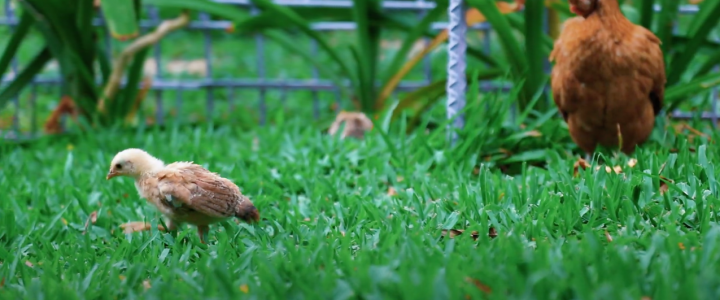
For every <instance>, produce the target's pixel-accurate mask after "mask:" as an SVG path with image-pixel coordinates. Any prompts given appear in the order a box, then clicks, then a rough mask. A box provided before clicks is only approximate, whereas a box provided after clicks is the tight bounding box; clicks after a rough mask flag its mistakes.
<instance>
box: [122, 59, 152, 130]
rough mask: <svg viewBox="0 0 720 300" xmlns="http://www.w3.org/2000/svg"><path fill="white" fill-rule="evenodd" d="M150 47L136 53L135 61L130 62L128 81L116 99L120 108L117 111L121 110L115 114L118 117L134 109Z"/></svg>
mask: <svg viewBox="0 0 720 300" xmlns="http://www.w3.org/2000/svg"><path fill="white" fill-rule="evenodd" d="M150 49H151V48H150V47H148V48H145V49H142V50H140V51H138V52H137V53H135V57H133V61H132V63H130V67H129V68H128V71H127V83H126V85H125V88H124V89H123V90H122V92H121V93H119V97H118V99H117V101H114V102H115V105H117V108H118V109H117V111H120V112H121V114H120V115H116V116H115V117H117V118H123V117H125V116H126V115H127V114H128V113H129V112H130V109H132V108H133V106H134V105H135V98H136V97H137V94H138V86H139V85H140V80H141V79H142V75H143V73H142V71H143V65H144V63H145V58H146V57H147V55H148V53H150Z"/></svg>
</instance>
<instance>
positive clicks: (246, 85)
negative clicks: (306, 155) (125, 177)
mask: <svg viewBox="0 0 720 300" xmlns="http://www.w3.org/2000/svg"><path fill="white" fill-rule="evenodd" d="M10 1H11V0H5V16H4V18H0V24H1V25H5V26H10V27H11V28H13V27H14V26H16V25H17V23H18V18H17V16H16V15H15V14H14V11H13V9H12V7H11V5H10ZM214 1H215V2H219V3H224V4H231V5H237V6H240V7H246V8H249V9H251V11H252V12H253V13H255V12H256V10H255V8H254V7H252V5H251V2H250V1H249V0H214ZM274 2H275V3H277V4H280V5H285V6H289V7H333V8H350V7H352V1H351V0H335V1H329V0H275V1H274ZM463 2H464V1H463V0H451V1H450V6H449V8H448V19H449V22H435V23H433V24H432V25H431V26H432V28H433V29H444V28H449V29H450V35H449V39H448V58H449V59H448V67H447V70H448V83H447V89H448V90H447V92H448V93H447V95H448V100H447V108H448V110H447V112H448V117H452V116H453V115H454V114H455V113H456V112H458V111H460V110H461V109H462V108H463V107H464V104H465V99H464V95H465V93H464V92H465V89H466V86H467V85H466V82H465V76H464V74H465V66H466V64H465V61H466V60H465V59H466V57H465V48H466V42H465V33H466V30H467V29H468V28H466V25H465V21H464V3H463ZM383 8H384V9H386V10H402V11H412V12H415V13H416V14H417V16H418V19H420V18H422V17H423V16H424V14H425V13H426V12H427V11H429V10H431V9H433V8H435V3H434V2H433V1H432V0H406V1H392V0H386V1H383ZM655 9H656V10H658V11H659V9H660V7H657V6H656V7H655ZM697 11H698V7H697V6H695V5H682V6H681V8H680V13H683V14H694V13H696V12H697ZM148 13H149V16H150V19H148V20H141V22H140V27H141V28H142V29H143V30H147V29H150V28H155V27H156V26H157V25H159V24H160V22H161V21H162V20H161V19H160V17H159V15H158V11H157V9H155V8H153V7H148ZM95 25H96V26H104V21H103V20H102V18H98V19H96V20H95ZM230 25H231V23H230V22H228V21H219V20H211V19H210V17H209V15H207V14H204V13H200V14H199V17H198V19H196V20H192V21H191V22H190V24H189V25H188V27H187V30H199V31H201V32H202V33H203V35H204V37H203V40H202V43H203V48H204V49H203V52H204V58H205V61H206V70H205V72H206V76H205V78H203V79H200V80H192V79H181V80H177V79H172V80H168V79H165V78H164V77H163V75H162V69H161V66H162V65H163V57H162V56H161V51H160V48H161V47H162V43H160V44H158V45H155V46H154V49H153V52H152V53H153V58H154V62H155V68H156V69H157V73H156V75H155V76H154V78H153V81H152V87H151V90H153V91H154V92H153V93H154V94H155V101H156V107H157V110H156V116H155V118H156V121H157V122H158V123H162V122H164V119H165V114H166V112H165V110H164V109H163V99H164V94H163V92H164V91H168V90H174V91H177V93H176V95H178V99H177V101H176V103H177V105H179V104H180V103H181V102H182V101H181V100H180V99H179V97H180V96H179V95H181V91H187V90H206V91H207V92H206V105H207V109H208V110H210V111H212V110H213V107H214V106H215V101H216V99H214V97H213V93H212V91H213V90H218V89H226V90H228V93H229V95H233V93H234V91H235V90H237V89H255V90H258V91H259V95H260V97H259V98H260V99H258V105H257V109H258V111H259V115H260V123H261V124H264V123H265V121H266V115H267V112H266V110H267V107H266V103H265V97H266V96H265V92H266V91H269V90H282V91H292V90H310V91H312V93H313V105H312V109H313V115H314V116H315V117H316V118H317V117H318V116H319V113H320V112H319V107H320V105H319V101H320V100H319V99H318V96H317V92H318V91H336V90H337V87H336V86H334V85H333V84H332V83H331V82H330V81H328V80H321V79H319V76H318V70H317V68H314V69H313V70H312V75H313V78H312V79H310V80H302V79H285V80H279V79H273V78H266V72H265V69H266V67H265V58H264V57H263V52H264V47H265V39H264V37H263V36H262V34H256V35H255V37H254V38H255V51H256V53H257V66H256V67H257V74H258V76H257V77H255V78H231V79H218V78H215V76H213V65H212V59H211V52H212V48H213V41H212V37H211V34H210V33H211V32H212V31H221V30H225V29H226V28H228V26H230ZM355 27H356V26H355V24H354V23H353V22H317V23H313V24H312V28H313V29H314V30H318V31H343V30H344V31H352V30H354V29H355ZM470 29H472V30H479V31H483V32H484V33H485V34H483V35H482V36H483V39H484V41H483V44H484V48H485V51H486V52H488V53H489V51H490V34H489V32H490V31H491V30H492V28H491V27H490V25H489V24H488V23H482V24H478V25H475V26H473V27H472V28H470ZM106 33H107V30H106ZM108 34H109V33H108ZM108 40H109V39H108ZM425 42H428V41H427V40H426V41H425ZM108 48H109V47H108ZM309 50H310V51H311V53H313V54H316V53H317V45H315V43H314V41H312V40H311V45H310V49H309ZM423 64H424V71H423V72H424V77H425V79H424V80H421V81H403V82H401V83H400V85H399V86H398V90H399V91H409V90H414V89H417V88H419V87H422V86H425V85H427V84H429V83H431V81H432V80H433V74H432V72H431V68H430V57H429V56H425V57H424V61H423ZM11 68H12V70H13V74H4V75H3V78H2V82H3V84H7V83H9V82H10V81H12V79H13V76H14V74H17V70H18V63H17V61H13V62H12V64H11ZM548 71H549V70H548ZM59 84H60V78H40V77H38V78H35V79H34V81H33V83H32V85H31V87H30V88H29V89H30V91H31V95H30V96H29V97H28V99H29V101H31V102H32V101H34V99H35V95H34V93H35V91H36V87H37V86H48V85H59ZM481 88H483V89H493V88H496V87H494V86H492V85H481ZM335 94H336V101H337V102H342V101H343V100H342V99H340V98H339V93H335ZM229 97H232V96H229ZM715 98H716V96H715ZM58 99H59V97H58ZM12 103H13V104H11V105H9V106H7V107H6V108H5V109H9V110H13V109H14V110H15V111H14V114H13V117H12V119H13V120H12V125H11V126H10V128H1V127H0V133H1V134H2V135H3V136H5V137H6V138H7V137H15V136H18V133H19V130H18V124H19V113H18V111H19V99H17V98H16V99H13V101H12ZM712 108H713V111H712V112H706V113H703V118H711V119H714V120H715V121H716V118H717V114H716V104H715V101H713V107H712ZM33 109H34V107H33ZM674 116H675V117H679V118H690V117H692V115H691V114H689V113H682V112H675V113H674ZM31 118H37V116H36V112H34V111H33V113H32V116H31ZM32 124H35V122H32ZM462 125H463V120H462V118H461V117H460V118H457V119H456V122H454V124H453V126H458V127H462ZM8 129H9V131H8ZM3 131H5V132H3ZM35 132H36V128H34V127H33V128H32V129H31V130H30V132H29V133H30V134H32V133H35ZM23 134H26V133H23Z"/></svg>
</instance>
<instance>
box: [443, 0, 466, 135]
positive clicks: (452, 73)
mask: <svg viewBox="0 0 720 300" xmlns="http://www.w3.org/2000/svg"><path fill="white" fill-rule="evenodd" d="M464 2H465V1H464V0H450V3H449V6H448V17H449V18H448V19H449V21H450V22H449V24H448V31H449V38H448V65H447V73H448V79H447V86H446V89H447V117H448V119H451V118H453V117H455V120H453V121H452V122H451V123H450V124H448V138H449V139H450V144H451V145H454V144H455V142H457V133H456V131H455V130H457V129H462V128H463V127H464V126H465V118H464V116H463V115H462V114H460V115H458V114H459V113H460V111H461V110H462V109H463V108H464V107H465V89H466V87H467V80H466V78H465V67H466V62H465V51H466V49H467V44H466V42H465V32H466V31H467V23H465V9H464V8H465V3H464ZM456 115H457V116H456Z"/></svg>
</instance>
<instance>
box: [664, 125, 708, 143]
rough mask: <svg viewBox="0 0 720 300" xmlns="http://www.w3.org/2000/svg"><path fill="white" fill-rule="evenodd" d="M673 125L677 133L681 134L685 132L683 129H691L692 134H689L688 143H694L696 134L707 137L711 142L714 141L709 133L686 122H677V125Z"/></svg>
mask: <svg viewBox="0 0 720 300" xmlns="http://www.w3.org/2000/svg"><path fill="white" fill-rule="evenodd" d="M673 127H674V129H675V133H676V134H681V133H682V132H683V130H686V129H687V131H690V134H688V135H687V141H688V143H691V144H692V142H693V141H694V140H695V137H696V136H701V137H704V138H706V139H707V140H708V141H709V142H711V141H712V139H711V138H710V136H708V135H707V134H705V133H702V132H701V131H700V130H697V129H695V128H693V127H692V126H690V125H688V124H687V123H685V122H682V123H678V124H675V125H673Z"/></svg>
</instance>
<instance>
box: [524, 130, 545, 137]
mask: <svg viewBox="0 0 720 300" xmlns="http://www.w3.org/2000/svg"><path fill="white" fill-rule="evenodd" d="M526 134H527V136H532V137H541V136H542V133H540V131H537V130H530V131H528V132H527V133H526Z"/></svg>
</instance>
